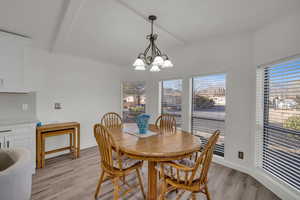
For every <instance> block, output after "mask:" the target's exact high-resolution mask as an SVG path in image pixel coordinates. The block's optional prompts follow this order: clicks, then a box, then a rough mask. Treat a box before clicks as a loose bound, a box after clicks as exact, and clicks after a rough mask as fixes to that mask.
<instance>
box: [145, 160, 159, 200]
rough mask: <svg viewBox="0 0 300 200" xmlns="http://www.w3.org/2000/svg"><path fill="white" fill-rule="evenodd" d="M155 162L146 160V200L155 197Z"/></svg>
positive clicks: (152, 199) (154, 199)
mask: <svg viewBox="0 0 300 200" xmlns="http://www.w3.org/2000/svg"><path fill="white" fill-rule="evenodd" d="M155 167H156V162H155V161H149V162H148V195H147V200H156V199H157V196H158V194H157V171H156V169H155Z"/></svg>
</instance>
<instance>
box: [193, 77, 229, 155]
mask: <svg viewBox="0 0 300 200" xmlns="http://www.w3.org/2000/svg"><path fill="white" fill-rule="evenodd" d="M225 82H226V75H225V74H216V75H210V76H199V77H194V78H193V79H192V84H193V86H192V92H193V98H192V133H193V134H194V135H196V136H199V137H200V138H201V141H202V142H204V143H206V142H207V140H208V138H209V137H210V136H211V134H212V133H213V132H214V131H215V130H220V131H221V135H220V138H219V141H218V142H217V144H216V148H215V151H214V153H215V154H217V155H219V156H224V139H225V133H224V129H225V115H226V114H225V107H226V95H225V94H226V85H225Z"/></svg>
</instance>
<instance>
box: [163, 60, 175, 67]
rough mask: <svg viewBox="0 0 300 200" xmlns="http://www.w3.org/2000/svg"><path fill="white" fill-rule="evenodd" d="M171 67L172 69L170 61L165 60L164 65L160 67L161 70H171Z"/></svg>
mask: <svg viewBox="0 0 300 200" xmlns="http://www.w3.org/2000/svg"><path fill="white" fill-rule="evenodd" d="M171 67H174V65H173V63H172V62H171V60H165V61H164V64H163V65H162V68H171Z"/></svg>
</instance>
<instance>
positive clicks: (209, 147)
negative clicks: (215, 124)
mask: <svg viewBox="0 0 300 200" xmlns="http://www.w3.org/2000/svg"><path fill="white" fill-rule="evenodd" d="M219 136H220V131H219V130H217V131H215V132H214V133H213V135H212V136H211V137H210V138H209V140H208V143H207V144H206V146H205V148H204V150H203V152H202V154H201V155H200V157H199V158H198V160H197V162H196V165H195V166H196V168H199V167H200V166H201V175H200V184H203V183H205V182H206V181H207V175H208V170H209V167H210V164H211V161H212V157H213V152H214V149H215V145H216V143H217V141H218V138H219ZM197 170H198V169H197Z"/></svg>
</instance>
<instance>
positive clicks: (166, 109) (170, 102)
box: [161, 79, 182, 127]
mask: <svg viewBox="0 0 300 200" xmlns="http://www.w3.org/2000/svg"><path fill="white" fill-rule="evenodd" d="M181 95H182V80H181V79H177V80H165V81H162V82H161V114H171V115H174V116H175V118H176V125H177V127H180V126H181V123H182V119H181V102H182V101H181Z"/></svg>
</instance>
